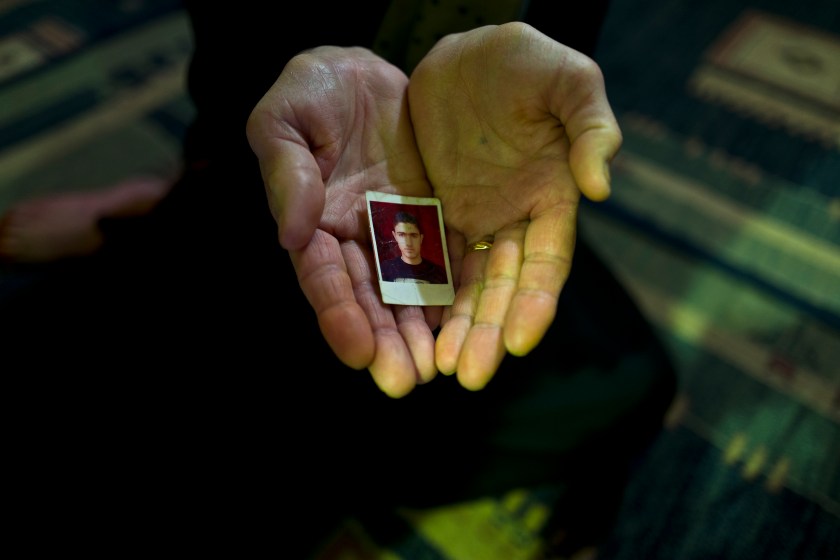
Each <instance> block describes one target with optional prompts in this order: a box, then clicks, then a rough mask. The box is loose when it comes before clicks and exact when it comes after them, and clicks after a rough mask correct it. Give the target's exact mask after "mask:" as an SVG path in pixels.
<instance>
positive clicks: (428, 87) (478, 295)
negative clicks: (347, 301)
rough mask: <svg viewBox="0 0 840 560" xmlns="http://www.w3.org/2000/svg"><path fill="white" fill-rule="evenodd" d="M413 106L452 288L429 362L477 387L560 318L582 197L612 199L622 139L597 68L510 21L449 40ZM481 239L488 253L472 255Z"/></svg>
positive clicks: (415, 85)
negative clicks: (445, 239) (612, 168)
mask: <svg viewBox="0 0 840 560" xmlns="http://www.w3.org/2000/svg"><path fill="white" fill-rule="evenodd" d="M409 106H410V109H411V119H412V122H413V124H414V131H415V137H416V139H417V145H418V147H419V149H420V153H421V155H422V158H423V162H424V164H425V168H426V174H427V176H428V178H429V181H431V184H432V186H433V188H434V195H435V196H436V197H438V198H440V200H441V205H442V209H443V217H444V222H445V225H446V227H447V231H448V236H449V250H450V263H451V265H452V268H453V272H454V274H455V279H456V281H459V282H460V285H459V286H458V290H457V292H456V299H455V303H454V305H453V306H452V307H451V309H450V311H449V312H447V313H445V314H444V323H443V327H442V329H441V332H440V333H439V335H438V338H437V342H436V361H437V365H438V368H439V369H440V371H441V372H443V373H445V374H452V373H455V372H457V375H458V380H459V382H460V383H461V384H462V385H464V386H465V387H467V388H470V389H474V390H475V389H480V388H482V387H484V385H485V384H486V383H487V382H488V381H489V380H490V379H491V378H492V376H493V374H494V373H495V371H496V369H497V368H498V366H499V365H500V363H501V361H502V359H503V358H504V356H505V353H506V351H507V352H510V353H511V354H514V355H516V356H522V355H525V354H527V353H528V352H530V351H531V350H532V349H533V348H534V347H535V346H536V345H537V344H538V343H539V342H540V340H541V339H542V337H543V335H544V334H545V332H546V331H547V330H548V327H549V326H550V325H551V323H552V321H553V320H554V316H555V313H556V308H557V299H558V296H559V294H560V291H561V289H562V287H563V284H564V283H565V281H566V278H567V277H568V275H569V271H570V267H571V264H572V255H573V253H574V246H575V237H576V229H577V211H578V204H579V199H580V194H581V193H583V194H584V195H585V196H587V197H588V198H590V199H592V200H603V199H605V198H607V196H609V189H610V187H609V172H608V165H609V163H610V161H611V159H612V158H613V157H614V155H615V154H616V153H617V151H618V150H619V148H620V146H621V142H622V137H621V131H620V130H619V127H618V124H617V122H616V119H615V117H614V115H613V112H612V110H611V108H610V105H609V103H608V101H607V96H606V92H605V90H604V80H603V76H602V74H601V71H600V69H599V67H598V66H597V64H596V63H595V62H594V61H593V60H592V59H590V58H589V57H587V56H585V55H583V54H582V53H579V52H577V51H575V50H573V49H571V48H569V47H566V46H564V45H562V44H560V43H558V42H556V41H554V40H552V39H551V38H549V37H547V36H546V35H543V34H542V33H540V32H539V31H537V30H536V29H534V28H533V27H531V26H529V25H527V24H524V23H518V22H517V23H508V24H504V25H500V26H485V27H481V28H477V29H473V30H471V31H467V32H465V33H458V34H453V35H449V36H447V37H444V38H443V39H442V40H441V41H439V42H438V44H437V45H435V47H434V48H433V49H432V50H431V51H430V52H429V53H428V54H427V55H426V57H425V58H423V60H421V61H420V63H419V64H418V66H417V67H416V68H415V70H414V72H413V73H412V76H411V81H410V83H409ZM484 239H488V240H493V247H492V249H491V250H489V251H469V250H468V247H469V246H470V245H471V244H473V243H475V242H477V241H481V240H484ZM459 271H460V274H459Z"/></svg>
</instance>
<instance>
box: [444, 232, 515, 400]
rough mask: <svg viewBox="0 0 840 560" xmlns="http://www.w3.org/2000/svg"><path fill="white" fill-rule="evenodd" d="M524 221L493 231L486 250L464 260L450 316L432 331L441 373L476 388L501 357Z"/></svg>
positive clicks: (486, 377)
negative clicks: (439, 327) (436, 330)
mask: <svg viewBox="0 0 840 560" xmlns="http://www.w3.org/2000/svg"><path fill="white" fill-rule="evenodd" d="M524 237H525V225H524V224H521V225H517V226H514V227H511V228H507V229H505V230H503V231H500V232H499V233H497V234H496V238H495V240H494V243H493V247H492V248H491V249H490V250H489V251H472V252H470V253H469V254H467V255H466V257H465V259H464V274H465V275H464V276H462V283H461V287H460V288H459V290H458V293H457V294H456V301H455V303H454V304H453V309H452V315H451V317H450V318H449V320H448V321H447V322H446V324H445V325H444V326H443V328H442V329H441V332H440V334H439V335H438V346H437V348H436V359H437V364H438V368H439V369H440V370H441V371H442V372H443V373H448V374H451V373H453V372H457V376H458V382H459V383H460V384H461V385H462V386H464V387H465V388H467V389H470V390H473V391H476V390H479V389H482V388H484V386H485V385H486V384H487V383H488V382H489V381H490V379H492V377H493V374H494V373H495V372H496V370H497V369H498V367H499V365H500V364H501V362H502V360H503V359H504V356H505V353H506V349H505V344H504V340H503V333H504V331H505V330H506V329H507V325H506V318H507V315H508V310H509V308H510V304H511V301H512V300H513V298H514V294H515V293H516V292H517V289H518V287H517V284H518V277H519V274H520V270H521V267H522V251H523V243H524Z"/></svg>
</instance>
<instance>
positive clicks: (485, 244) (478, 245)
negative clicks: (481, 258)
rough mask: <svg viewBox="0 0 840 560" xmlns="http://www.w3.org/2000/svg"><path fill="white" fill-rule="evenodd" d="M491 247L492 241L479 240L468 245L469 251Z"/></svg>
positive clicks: (484, 249)
mask: <svg viewBox="0 0 840 560" xmlns="http://www.w3.org/2000/svg"><path fill="white" fill-rule="evenodd" d="M492 248H493V242H492V241H479V242H478V243H473V244H472V245H470V246H469V249H470V251H486V250H487V249H492Z"/></svg>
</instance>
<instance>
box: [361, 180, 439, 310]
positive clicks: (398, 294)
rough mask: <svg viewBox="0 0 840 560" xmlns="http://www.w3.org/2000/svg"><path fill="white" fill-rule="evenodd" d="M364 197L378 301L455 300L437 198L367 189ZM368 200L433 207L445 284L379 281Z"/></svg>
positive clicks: (421, 302)
mask: <svg viewBox="0 0 840 560" xmlns="http://www.w3.org/2000/svg"><path fill="white" fill-rule="evenodd" d="M365 198H366V202H367V212H368V222H369V224H370V234H371V240H372V242H373V255H374V260H375V261H376V273H377V277H378V278H379V291H380V293H381V294H382V301H383V302H385V303H390V304H395V305H452V303H453V302H454V301H455V288H454V286H453V284H452V270H451V268H450V265H449V249H448V247H447V246H446V230H445V228H444V226H443V214H442V212H441V206H440V199H437V198H432V197H416V196H402V195H396V194H390V193H381V192H375V191H367V192H366V193H365ZM371 202H384V203H389V204H400V205H410V206H434V207H436V212H437V219H438V229H439V232H440V242H441V248H442V249H443V261H444V265H445V266H446V279H447V283H446V284H413V283H403V282H386V281H384V280H382V269H381V267H380V260H379V244H378V243H377V235H376V229H375V227H374V218H373V212H372V211H371Z"/></svg>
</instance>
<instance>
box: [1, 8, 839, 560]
mask: <svg viewBox="0 0 840 560" xmlns="http://www.w3.org/2000/svg"><path fill="white" fill-rule="evenodd" d="M189 49H190V33H189V28H188V26H187V22H186V20H185V18H184V16H183V14H182V13H181V12H180V11H179V3H178V2H174V1H165V0H156V1H142V0H132V1H128V0H125V1H119V2H104V1H102V2H93V1H88V2H84V1H81V0H79V1H60V2H58V1H57V2H43V1H36V0H5V1H4V0H0V125H2V126H0V211H2V210H3V209H4V208H6V207H7V206H8V205H9V204H11V203H12V202H14V201H15V200H20V199H22V198H25V197H28V196H32V195H37V194H42V193H45V192H52V191H57V190H71V189H79V188H84V189H88V188H91V189H92V188H99V187H101V186H104V185H106V184H108V183H109V182H111V181H113V180H115V179H117V178H120V177H122V176H123V175H125V174H128V173H135V172H142V171H153V170H160V169H168V168H170V167H171V166H173V165H175V164H176V162H177V156H178V145H179V140H180V138H181V134H183V130H184V126H185V124H186V123H187V122H189V119H190V118H191V115H192V113H191V106H190V104H189V102H188V100H187V99H186V97H185V96H184V94H183V78H184V75H183V72H184V68H185V64H186V61H187V57H188V55H189ZM597 58H598V61H599V63H600V64H601V65H602V68H603V69H604V73H605V77H606V81H607V88H608V92H609V95H610V100H611V102H612V104H613V106H614V108H615V110H616V112H617V115H618V117H619V121H620V123H621V125H622V129H623V131H624V134H625V144H624V148H623V149H622V152H621V154H620V156H619V157H618V158H617V160H616V162H615V167H614V170H613V176H614V195H613V196H612V197H611V199H610V200H609V201H607V202H605V203H600V204H589V203H587V204H585V205H584V207H583V209H582V216H581V230H582V232H583V234H584V235H586V236H587V237H588V238H589V239H590V240H591V241H592V244H593V245H594V247H595V248H596V250H597V251H598V252H599V253H600V254H602V255H603V256H604V257H605V259H606V260H607V261H608V262H609V263H611V265H612V266H613V267H614V268H615V270H616V271H617V273H618V274H619V275H620V276H621V278H622V279H623V280H624V281H625V282H626V284H627V286H628V287H629V288H630V289H631V291H632V292H633V293H634V295H635V296H636V297H637V299H638V301H639V302H640V303H641V304H642V306H643V308H644V310H645V312H646V313H647V314H648V316H649V317H650V318H651V319H652V320H653V322H654V323H655V325H656V326H657V328H658V329H659V331H660V332H661V334H662V337H663V339H664V340H665V341H666V342H667V344H668V346H669V348H670V350H671V352H672V354H673V355H674V357H675V359H676V361H677V363H678V366H679V374H680V398H679V400H678V403H677V406H675V407H674V410H673V411H672V414H671V415H670V417H669V422H668V425H667V426H666V429H665V430H664V431H663V433H662V434H661V435H660V437H659V438H658V439H657V440H656V442H655V444H654V447H653V449H652V450H651V452H650V454H649V455H647V456H646V457H645V458H644V460H643V462H642V463H641V464H640V465H638V466H639V468H638V470H637V472H636V475H635V476H634V478H633V479H632V480H631V481H630V485H629V487H628V489H627V493H626V496H625V501H624V504H623V508H622V510H621V512H620V515H619V518H618V522H617V525H616V527H615V530H614V533H613V536H612V538H611V540H610V541H609V542H608V543H607V545H606V546H605V547H604V548H602V550H600V553H599V558H600V559H603V560H638V559H643V560H647V559H650V560H654V559H663V560H666V559H667V560H674V559H678V560H695V559H696V560H706V559H733V560H753V559H761V560H829V559H837V558H840V3H838V2H836V0H798V1H797V2H795V3H790V2H782V1H781V0H772V1H771V0H763V1H758V2H745V1H736V2H732V1H730V0H709V1H707V2H703V3H696V2H688V1H687V0H656V1H654V0H639V1H636V2H630V1H629V0H615V1H614V3H613V9H612V12H611V14H610V18H609V20H608V22H607V27H606V29H605V32H604V36H603V38H602V42H601V47H600V50H599V51H598V54H597ZM14 281H19V279H16V278H13V276H12V275H10V273H9V272H8V271H3V270H0V285H2V284H3V283H4V282H5V283H11V282H14ZM549 494H550V492H549ZM549 494H546V493H544V491H541V492H537V491H526V490H519V491H515V492H511V493H510V494H509V495H508V496H505V497H504V498H502V499H499V500H484V501H479V502H475V503H468V504H461V505H458V506H452V507H449V508H442V509H438V510H428V511H410V512H409V511H399V512H394V513H393V515H392V516H391V517H390V518H388V519H379V520H352V521H349V522H348V524H347V526H346V529H345V530H344V531H343V532H341V533H339V534H338V535H336V538H335V540H334V542H333V543H332V546H330V547H329V548H328V550H326V551H325V552H324V559H325V560H338V559H342V560H370V559H377V560H391V559H394V560H398V559H406V560H408V559H416V558H423V559H453V560H454V559H458V560H531V559H533V558H535V554H536V551H537V550H538V548H539V545H540V541H539V537H538V536H537V535H538V532H539V529H540V527H541V526H542V524H543V523H544V522H545V520H546V518H547V516H548V513H549V512H548V511H547V506H546V504H547V503H548V502H549V499H550V498H551V496H550V495H549ZM394 527H398V528H399V529H400V534H401V535H402V536H401V537H400V539H399V540H398V541H394V539H393V538H383V535H384V534H385V533H384V532H386V531H388V530H389V528H390V529H393V528H394ZM385 542H387V543H388V544H387V545H385V544H384V543H385Z"/></svg>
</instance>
